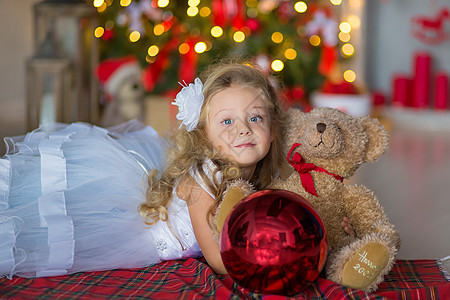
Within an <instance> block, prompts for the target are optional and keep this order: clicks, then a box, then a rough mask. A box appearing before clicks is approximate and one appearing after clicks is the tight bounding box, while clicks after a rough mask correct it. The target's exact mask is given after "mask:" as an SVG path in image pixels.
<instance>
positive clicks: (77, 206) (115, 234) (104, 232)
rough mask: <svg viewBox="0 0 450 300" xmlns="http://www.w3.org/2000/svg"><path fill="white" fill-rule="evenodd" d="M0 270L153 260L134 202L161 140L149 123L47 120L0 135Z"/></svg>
mask: <svg viewBox="0 0 450 300" xmlns="http://www.w3.org/2000/svg"><path fill="white" fill-rule="evenodd" d="M5 141H6V144H7V153H6V155H5V156H4V157H3V158H2V159H0V276H4V275H6V276H12V275H14V274H17V275H20V276H25V277H29V276H53V275H62V274H69V273H74V272H79V271H92V270H107V269H114V268H134V267H141V266H145V265H151V264H154V263H157V262H159V261H160V258H159V255H158V251H157V249H156V247H155V241H153V240H152V239H153V238H152V235H151V234H149V230H148V226H147V225H145V224H144V222H143V218H142V217H141V216H140V215H139V213H138V211H137V207H138V205H139V203H141V202H142V201H143V200H144V199H145V190H146V184H147V181H146V180H147V173H148V171H149V170H151V169H160V170H161V169H162V168H163V167H164V166H163V161H164V159H163V157H164V149H165V144H164V141H163V140H162V139H161V138H160V137H159V136H158V134H157V133H156V131H155V130H153V129H152V128H151V127H146V126H143V125H142V124H140V123H138V122H128V123H125V124H123V125H121V126H119V127H116V128H112V129H110V130H106V129H103V128H99V127H96V126H92V125H88V124H84V123H74V124H70V125H66V124H54V126H53V130H52V131H51V132H50V133H47V132H44V131H41V130H39V129H38V130H35V131H33V132H30V133H28V134H27V135H25V136H21V137H15V138H6V139H5Z"/></svg>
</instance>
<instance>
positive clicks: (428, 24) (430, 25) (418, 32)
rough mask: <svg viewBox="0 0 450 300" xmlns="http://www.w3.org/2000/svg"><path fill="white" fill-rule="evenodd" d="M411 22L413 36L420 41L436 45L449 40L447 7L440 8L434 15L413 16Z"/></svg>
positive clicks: (448, 13) (449, 17)
mask: <svg viewBox="0 0 450 300" xmlns="http://www.w3.org/2000/svg"><path fill="white" fill-rule="evenodd" d="M447 22H448V23H447ZM411 23H412V34H413V36H414V37H415V38H417V39H419V40H420V41H421V42H422V43H425V44H428V45H437V44H441V43H444V42H445V41H447V40H450V8H448V7H443V8H441V10H440V11H439V12H438V14H437V15H436V16H435V17H428V16H415V17H413V18H412V19H411ZM446 25H448V26H446Z"/></svg>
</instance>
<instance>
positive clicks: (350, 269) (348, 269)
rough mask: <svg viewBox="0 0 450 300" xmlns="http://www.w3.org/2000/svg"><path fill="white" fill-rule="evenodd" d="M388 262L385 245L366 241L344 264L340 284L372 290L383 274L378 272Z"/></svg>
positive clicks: (383, 268)
mask: <svg viewBox="0 0 450 300" xmlns="http://www.w3.org/2000/svg"><path fill="white" fill-rule="evenodd" d="M389 262H390V254H389V251H388V249H387V248H386V246H384V245H382V244H380V243H377V242H371V243H367V244H366V245H364V246H363V247H361V248H360V249H359V250H358V251H357V252H356V253H355V254H354V255H353V256H352V257H351V258H350V260H349V261H348V262H347V263H346V264H345V265H344V269H343V271H342V284H343V285H345V286H348V287H351V288H354V289H359V290H366V291H370V290H373V289H374V288H376V286H377V285H378V283H379V282H380V281H381V280H382V277H383V276H384V275H385V274H380V273H382V271H383V270H385V269H386V266H387V265H388V264H389ZM383 273H384V272H383Z"/></svg>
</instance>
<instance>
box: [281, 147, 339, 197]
mask: <svg viewBox="0 0 450 300" xmlns="http://www.w3.org/2000/svg"><path fill="white" fill-rule="evenodd" d="M300 145H301V144H299V143H295V144H294V145H292V147H291V150H290V151H289V154H288V156H287V160H288V162H289V163H290V164H291V166H292V167H294V169H295V170H296V171H297V172H298V174H299V175H300V180H301V182H302V186H303V188H304V189H305V191H307V192H308V193H310V194H311V195H314V196H318V195H317V192H316V188H315V187H314V181H313V178H312V175H311V171H316V172H323V173H327V174H329V175H331V176H333V177H334V178H336V179H337V180H339V181H341V182H342V181H344V178H342V177H341V176H339V175H336V174H333V173H330V172H328V171H327V170H325V169H324V168H321V167H318V166H316V165H315V164H312V163H307V162H305V159H304V158H303V157H302V156H301V155H300V154H299V153H297V152H295V153H294V156H293V157H292V159H291V154H292V151H294V149H295V148H297V147H298V146H300Z"/></svg>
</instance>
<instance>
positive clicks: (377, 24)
mask: <svg viewBox="0 0 450 300" xmlns="http://www.w3.org/2000/svg"><path fill="white" fill-rule="evenodd" d="M445 6H446V7H448V8H450V1H448V0H432V1H431V0H430V1H423V0H385V1H381V0H376V1H375V0H369V1H366V19H365V21H366V22H367V24H366V25H367V26H366V51H367V52H366V55H365V56H366V76H365V78H366V80H367V84H368V86H369V87H371V88H372V89H381V90H383V91H385V92H386V93H388V95H389V96H390V95H391V80H392V75H393V74H394V73H407V74H413V55H414V53H415V52H416V51H419V50H425V51H428V52H430V53H431V54H432V55H433V67H432V70H434V71H437V70H446V71H447V73H450V39H448V40H447V41H445V42H444V43H441V44H438V45H434V46H430V45H427V44H424V43H422V42H421V41H420V40H418V39H416V38H415V37H414V36H413V35H412V33H411V32H410V31H411V30H412V25H411V19H412V17H414V16H418V15H425V16H429V17H434V16H436V15H437V13H438V11H440V9H441V8H442V7H445ZM446 24H447V26H446V28H445V29H446V32H447V34H450V21H449V20H447V21H446ZM432 84H433V81H432Z"/></svg>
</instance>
